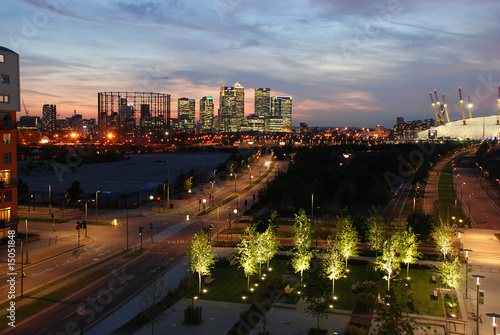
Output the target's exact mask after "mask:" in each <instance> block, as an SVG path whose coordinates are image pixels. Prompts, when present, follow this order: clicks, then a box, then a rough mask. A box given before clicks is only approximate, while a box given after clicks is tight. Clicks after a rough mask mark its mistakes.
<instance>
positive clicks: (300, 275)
mask: <svg viewBox="0 0 500 335" xmlns="http://www.w3.org/2000/svg"><path fill="white" fill-rule="evenodd" d="M302 272H304V270H302V269H300V285H301V286H302Z"/></svg>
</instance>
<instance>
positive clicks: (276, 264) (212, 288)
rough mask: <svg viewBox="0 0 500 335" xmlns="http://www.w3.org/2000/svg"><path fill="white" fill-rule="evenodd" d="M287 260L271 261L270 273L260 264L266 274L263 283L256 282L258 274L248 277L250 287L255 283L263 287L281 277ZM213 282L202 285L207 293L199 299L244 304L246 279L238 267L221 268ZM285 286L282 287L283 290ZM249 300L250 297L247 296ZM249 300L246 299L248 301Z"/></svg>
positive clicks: (264, 265)
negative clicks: (274, 278) (273, 279)
mask: <svg viewBox="0 0 500 335" xmlns="http://www.w3.org/2000/svg"><path fill="white" fill-rule="evenodd" d="M288 262H289V261H287V260H276V259H273V260H271V262H270V264H269V266H270V267H271V268H272V271H271V272H270V273H266V272H267V271H264V270H265V268H266V264H262V273H266V277H265V278H266V279H265V280H264V281H259V280H258V274H255V275H253V276H250V287H255V286H254V285H255V283H258V284H259V285H263V284H265V283H266V282H269V281H270V280H271V279H272V278H273V277H274V276H281V275H282V274H283V273H284V272H285V270H286V268H287V266H288ZM212 278H214V279H215V280H214V281H213V282H212V283H210V284H209V285H206V284H205V283H202V289H203V288H206V289H207V290H208V291H207V293H206V294H204V295H202V296H201V297H200V299H206V300H215V301H227V302H244V300H243V299H242V296H248V293H247V277H246V276H245V273H244V272H243V269H241V268H238V265H235V266H232V267H226V268H222V269H221V270H220V271H219V272H217V273H216V274H214V275H213V276H212ZM284 287H285V285H283V288H284ZM248 298H250V296H248ZM248 300H249V299H247V301H248Z"/></svg>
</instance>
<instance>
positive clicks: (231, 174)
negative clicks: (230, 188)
mask: <svg viewBox="0 0 500 335" xmlns="http://www.w3.org/2000/svg"><path fill="white" fill-rule="evenodd" d="M233 175H234V194H236V173H230V174H229V176H231V177H232V176H233Z"/></svg>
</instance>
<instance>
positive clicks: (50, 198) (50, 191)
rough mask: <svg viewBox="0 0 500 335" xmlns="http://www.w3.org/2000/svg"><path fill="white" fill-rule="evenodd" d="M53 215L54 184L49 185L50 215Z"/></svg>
mask: <svg viewBox="0 0 500 335" xmlns="http://www.w3.org/2000/svg"><path fill="white" fill-rule="evenodd" d="M51 215H52V186H50V185H49V216H51Z"/></svg>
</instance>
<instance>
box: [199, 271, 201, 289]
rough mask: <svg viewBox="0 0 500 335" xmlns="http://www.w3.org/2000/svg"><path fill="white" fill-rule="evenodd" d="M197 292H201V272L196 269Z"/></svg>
mask: <svg viewBox="0 0 500 335" xmlns="http://www.w3.org/2000/svg"><path fill="white" fill-rule="evenodd" d="M198 294H201V272H200V271H198Z"/></svg>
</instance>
